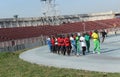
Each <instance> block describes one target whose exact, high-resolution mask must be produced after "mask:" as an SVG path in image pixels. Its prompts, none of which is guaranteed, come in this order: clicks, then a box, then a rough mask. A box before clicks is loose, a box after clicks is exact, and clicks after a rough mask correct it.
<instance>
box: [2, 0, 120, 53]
mask: <svg viewBox="0 0 120 77" xmlns="http://www.w3.org/2000/svg"><path fill="white" fill-rule="evenodd" d="M41 1H42V2H43V3H44V5H45V6H46V7H47V8H48V10H47V11H44V12H43V16H41V17H29V18H20V17H19V16H18V15H15V16H14V17H13V18H2V19H0V52H2V51H17V50H21V49H26V48H33V47H37V46H42V45H45V44H46V38H47V37H48V36H50V35H56V34H67V33H76V32H86V31H92V30H95V29H98V30H101V29H106V30H108V31H109V32H112V31H115V30H119V29H120V12H112V11H110V12H103V13H92V14H76V15H58V14H56V10H55V9H54V8H55V1H54V0H53V1H52V0H41ZM51 10H52V11H51ZM53 13H54V14H53ZM50 14H53V15H50Z"/></svg>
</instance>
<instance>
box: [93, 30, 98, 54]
mask: <svg viewBox="0 0 120 77" xmlns="http://www.w3.org/2000/svg"><path fill="white" fill-rule="evenodd" d="M92 38H93V43H94V51H93V53H95V52H96V51H97V53H98V54H100V39H99V34H98V31H97V30H95V31H94V32H93V33H92Z"/></svg>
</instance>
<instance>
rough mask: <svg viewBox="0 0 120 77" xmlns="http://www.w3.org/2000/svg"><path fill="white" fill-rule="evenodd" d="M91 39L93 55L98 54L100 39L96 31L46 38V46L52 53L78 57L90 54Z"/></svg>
mask: <svg viewBox="0 0 120 77" xmlns="http://www.w3.org/2000/svg"><path fill="white" fill-rule="evenodd" d="M91 38H92V39H93V43H94V50H93V53H96V52H97V53H98V54H100V39H99V34H98V31H97V30H95V31H94V32H90V33H87V32H86V33H82V34H80V33H75V34H66V35H57V36H50V37H48V38H47V44H48V46H49V49H50V52H52V53H57V54H63V55H70V54H74V55H77V56H79V55H80V54H81V53H82V54H83V55H85V54H86V53H89V52H90V39H91Z"/></svg>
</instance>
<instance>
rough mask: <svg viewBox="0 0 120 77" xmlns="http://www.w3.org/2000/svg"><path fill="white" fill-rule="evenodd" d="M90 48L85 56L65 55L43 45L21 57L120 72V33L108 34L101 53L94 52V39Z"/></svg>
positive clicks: (82, 68) (53, 63)
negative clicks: (51, 50)
mask: <svg viewBox="0 0 120 77" xmlns="http://www.w3.org/2000/svg"><path fill="white" fill-rule="evenodd" d="M90 50H91V52H90V53H86V55H85V56H83V55H82V54H81V55H80V56H79V57H77V56H75V55H71V56H67V55H66V56H63V55H58V54H53V53H50V52H49V50H48V46H42V47H39V48H35V49H31V50H28V51H26V52H23V53H22V54H20V55H19V57H20V59H23V60H24V61H27V62H30V63H35V64H39V65H45V66H54V67H58V68H72V69H80V70H89V71H98V72H112V73H115V72H118V73H120V35H117V36H114V35H113V36H108V37H107V38H106V39H105V41H104V43H101V54H97V53H95V54H93V53H92V50H93V41H92V40H91V48H90Z"/></svg>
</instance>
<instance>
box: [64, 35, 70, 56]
mask: <svg viewBox="0 0 120 77" xmlns="http://www.w3.org/2000/svg"><path fill="white" fill-rule="evenodd" d="M64 42H65V49H66V52H67V55H68V56H70V53H71V42H70V37H69V35H67V36H66V37H65V39H64Z"/></svg>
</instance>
